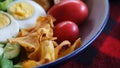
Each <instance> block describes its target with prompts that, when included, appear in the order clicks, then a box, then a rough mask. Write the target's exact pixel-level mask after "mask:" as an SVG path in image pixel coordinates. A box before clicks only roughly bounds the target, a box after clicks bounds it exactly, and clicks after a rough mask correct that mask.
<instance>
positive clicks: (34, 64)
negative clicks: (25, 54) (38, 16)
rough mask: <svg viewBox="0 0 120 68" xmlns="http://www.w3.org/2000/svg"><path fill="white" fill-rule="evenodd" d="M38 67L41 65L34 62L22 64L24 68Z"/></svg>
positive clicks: (28, 61)
mask: <svg viewBox="0 0 120 68" xmlns="http://www.w3.org/2000/svg"><path fill="white" fill-rule="evenodd" d="M38 65H40V64H39V63H38V62H36V61H34V60H27V61H24V62H23V63H22V68H35V66H38Z"/></svg>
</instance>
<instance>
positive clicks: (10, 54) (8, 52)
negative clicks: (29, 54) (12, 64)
mask: <svg viewBox="0 0 120 68" xmlns="http://www.w3.org/2000/svg"><path fill="white" fill-rule="evenodd" d="M19 53H20V45H18V44H10V43H7V45H6V46H5V48H4V58H7V59H12V58H15V57H17V56H18V55H19Z"/></svg>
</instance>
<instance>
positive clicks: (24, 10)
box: [8, 2, 34, 20]
mask: <svg viewBox="0 0 120 68" xmlns="http://www.w3.org/2000/svg"><path fill="white" fill-rule="evenodd" d="M8 12H9V13H10V14H12V15H13V16H14V18H15V19H18V20H21V19H27V18H29V17H31V16H32V15H33V13H34V7H33V6H32V5H31V4H29V3H27V2H18V3H15V4H13V5H12V6H11V7H10V8H9V10H8Z"/></svg>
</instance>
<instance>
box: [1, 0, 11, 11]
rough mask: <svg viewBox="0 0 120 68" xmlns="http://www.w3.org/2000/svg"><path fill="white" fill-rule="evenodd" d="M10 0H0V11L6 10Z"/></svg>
mask: <svg viewBox="0 0 120 68" xmlns="http://www.w3.org/2000/svg"><path fill="white" fill-rule="evenodd" d="M10 2H12V0H0V10H6V9H7V6H8V5H9V3H10Z"/></svg>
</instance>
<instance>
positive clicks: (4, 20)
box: [0, 13, 10, 29]
mask: <svg viewBox="0 0 120 68" xmlns="http://www.w3.org/2000/svg"><path fill="white" fill-rule="evenodd" d="M9 24H10V18H9V17H8V16H7V15H5V14H2V13H0V29H1V28H3V27H6V26H7V25H9Z"/></svg>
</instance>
